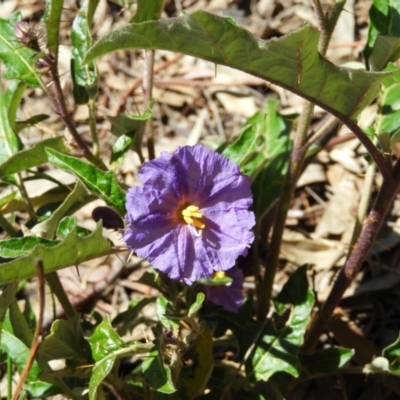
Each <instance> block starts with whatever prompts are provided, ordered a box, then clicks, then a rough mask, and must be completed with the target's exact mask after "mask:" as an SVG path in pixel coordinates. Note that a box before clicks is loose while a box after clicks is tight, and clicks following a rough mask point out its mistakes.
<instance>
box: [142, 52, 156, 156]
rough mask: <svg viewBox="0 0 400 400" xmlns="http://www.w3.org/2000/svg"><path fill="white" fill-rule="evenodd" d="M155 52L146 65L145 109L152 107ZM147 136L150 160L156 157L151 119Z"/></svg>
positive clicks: (147, 126)
mask: <svg viewBox="0 0 400 400" xmlns="http://www.w3.org/2000/svg"><path fill="white" fill-rule="evenodd" d="M154 55H155V52H154V50H150V53H149V54H148V59H147V65H146V93H145V99H144V105H145V109H146V110H147V108H148V107H149V105H150V102H151V99H152V98H153V84H154ZM146 134H147V150H148V153H149V160H152V159H154V158H155V157H156V154H155V153H156V152H155V148H154V136H153V120H152V118H150V119H149V120H148V121H147V124H146Z"/></svg>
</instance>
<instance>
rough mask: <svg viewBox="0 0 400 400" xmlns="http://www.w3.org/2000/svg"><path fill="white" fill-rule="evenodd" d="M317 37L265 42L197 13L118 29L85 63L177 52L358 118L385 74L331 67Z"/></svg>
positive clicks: (305, 33)
mask: <svg viewBox="0 0 400 400" xmlns="http://www.w3.org/2000/svg"><path fill="white" fill-rule="evenodd" d="M318 39H319V33H318V31H316V30H314V29H312V28H310V27H305V28H302V29H301V30H299V31H297V32H294V33H291V34H289V35H286V36H284V37H282V38H280V39H273V40H270V41H268V42H264V41H262V40H257V39H256V38H254V37H253V36H252V35H251V34H250V33H249V32H248V31H246V30H245V29H243V28H242V27H238V26H235V25H233V24H232V23H231V22H230V21H229V20H227V19H226V18H222V17H217V16H216V15H212V14H208V13H206V12H203V11H197V12H195V13H193V14H191V15H184V16H182V17H179V18H176V19H169V20H163V21H148V22H143V23H140V24H129V25H127V26H125V27H123V28H120V29H117V30H115V31H113V32H111V33H110V34H108V35H106V36H104V37H103V38H101V39H100V40H99V41H98V42H97V43H96V44H95V45H94V46H93V47H92V48H91V49H90V50H89V52H88V53H87V55H86V59H85V62H90V61H92V60H93V59H94V58H96V57H99V56H101V55H104V54H107V53H110V52H112V51H116V50H123V49H135V48H142V49H143V48H144V49H162V50H169V51H176V52H180V53H184V54H188V55H191V56H195V57H200V58H203V59H205V60H208V61H212V62H214V63H216V64H223V65H228V66H230V67H233V68H236V69H240V70H242V71H245V72H248V73H250V74H253V75H255V76H258V77H260V78H262V79H265V80H268V81H270V82H272V83H276V84H278V85H280V86H282V87H284V88H285V89H288V90H291V91H292V92H294V93H297V94H299V95H300V96H302V97H304V98H306V99H308V100H311V101H312V102H313V103H315V104H317V105H319V106H321V107H323V108H325V109H326V110H328V111H332V112H336V113H337V114H340V115H344V116H355V115H358V114H359V112H360V111H361V110H362V109H363V108H364V107H365V106H366V105H367V104H369V103H370V102H371V101H372V100H373V99H374V98H375V96H376V95H377V93H378V91H379V86H380V83H381V82H382V79H384V77H385V75H383V74H373V73H368V72H365V71H361V70H350V69H345V68H340V67H337V66H335V65H333V64H331V63H329V62H328V61H326V60H325V59H324V58H322V57H321V56H320V55H319V53H318V51H317V43H318Z"/></svg>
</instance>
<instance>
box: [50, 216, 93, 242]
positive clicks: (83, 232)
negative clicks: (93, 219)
mask: <svg viewBox="0 0 400 400" xmlns="http://www.w3.org/2000/svg"><path fill="white" fill-rule="evenodd" d="M75 229H76V232H77V234H78V235H79V236H81V237H86V236H88V235H89V234H90V231H88V230H87V229H84V228H81V227H80V226H76V219H75V218H74V217H64V218H63V219H62V220H61V221H60V223H59V225H58V227H57V233H56V236H57V237H58V238H62V239H64V238H65V237H67V236H68V235H69V234H70V233H71V232H73V231H74V230H75Z"/></svg>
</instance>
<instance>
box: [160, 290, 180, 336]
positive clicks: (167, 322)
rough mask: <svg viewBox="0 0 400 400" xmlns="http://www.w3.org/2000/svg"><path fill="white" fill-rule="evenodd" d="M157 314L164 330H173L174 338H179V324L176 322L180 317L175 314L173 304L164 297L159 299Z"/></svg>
mask: <svg viewBox="0 0 400 400" xmlns="http://www.w3.org/2000/svg"><path fill="white" fill-rule="evenodd" d="M156 312H157V316H158V319H159V320H160V322H161V324H162V325H163V326H164V328H165V329H168V330H171V331H172V334H173V335H174V336H178V332H179V322H176V321H177V320H178V319H179V317H178V316H176V315H175V314H174V312H173V310H172V305H171V303H170V302H169V301H168V300H167V299H166V298H165V297H164V296H160V297H157V301H156Z"/></svg>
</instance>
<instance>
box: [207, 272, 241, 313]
mask: <svg viewBox="0 0 400 400" xmlns="http://www.w3.org/2000/svg"><path fill="white" fill-rule="evenodd" d="M226 275H227V276H229V277H230V278H232V282H231V284H230V285H207V286H204V291H205V292H206V298H207V300H209V301H212V302H213V303H214V304H217V305H219V306H222V307H224V308H225V309H226V310H228V311H232V312H237V311H238V309H239V307H240V306H241V305H242V303H243V293H242V285H243V280H244V276H243V271H242V270H241V269H240V268H231V269H229V270H228V271H226Z"/></svg>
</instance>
